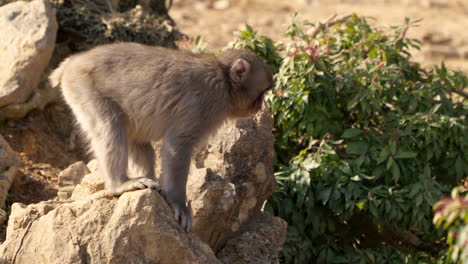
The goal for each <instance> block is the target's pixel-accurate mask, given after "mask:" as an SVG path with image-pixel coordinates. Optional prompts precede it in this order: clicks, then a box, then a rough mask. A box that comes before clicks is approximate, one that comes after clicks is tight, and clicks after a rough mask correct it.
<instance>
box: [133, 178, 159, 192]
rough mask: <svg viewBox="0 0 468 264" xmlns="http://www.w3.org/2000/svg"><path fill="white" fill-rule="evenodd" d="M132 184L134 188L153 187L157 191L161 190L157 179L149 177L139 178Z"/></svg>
mask: <svg viewBox="0 0 468 264" xmlns="http://www.w3.org/2000/svg"><path fill="white" fill-rule="evenodd" d="M130 186H131V189H132V190H142V189H146V188H151V189H154V190H157V191H160V190H161V188H160V187H159V185H158V184H157V183H156V182H155V181H153V180H151V179H148V178H141V179H138V180H137V181H135V182H133V183H132V184H131V185H130Z"/></svg>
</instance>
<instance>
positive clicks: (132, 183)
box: [110, 177, 161, 196]
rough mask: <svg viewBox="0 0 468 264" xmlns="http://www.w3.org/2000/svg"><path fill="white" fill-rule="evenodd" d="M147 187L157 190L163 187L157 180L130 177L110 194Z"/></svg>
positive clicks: (114, 194) (119, 193)
mask: <svg viewBox="0 0 468 264" xmlns="http://www.w3.org/2000/svg"><path fill="white" fill-rule="evenodd" d="M146 188H151V189H154V190H157V191H160V190H161V187H160V186H159V185H158V184H157V183H156V182H155V181H153V180H151V179H148V178H144V177H141V178H134V179H130V180H129V181H126V182H124V183H123V184H122V185H120V186H119V187H118V188H117V189H116V190H115V191H111V192H110V194H111V195H112V196H118V195H121V194H123V193H124V192H130V191H136V190H143V189H146Z"/></svg>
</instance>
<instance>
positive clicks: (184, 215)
mask: <svg viewBox="0 0 468 264" xmlns="http://www.w3.org/2000/svg"><path fill="white" fill-rule="evenodd" d="M169 204H170V205H171V206H172V209H174V217H175V220H176V221H177V222H178V223H179V224H180V226H181V227H182V228H183V229H184V230H185V231H187V232H188V231H190V229H192V213H191V210H190V209H189V207H187V206H186V205H185V204H182V205H181V204H179V203H171V202H169Z"/></svg>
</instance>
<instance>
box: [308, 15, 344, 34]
mask: <svg viewBox="0 0 468 264" xmlns="http://www.w3.org/2000/svg"><path fill="white" fill-rule="evenodd" d="M351 17H352V15H347V16H344V17H341V18H339V19H336V20H334V19H335V18H336V15H333V16H332V17H330V18H329V19H327V21H326V22H325V23H322V22H319V23H318V25H317V27H316V28H315V30H314V32H312V34H311V37H312V38H315V37H316V36H317V34H318V33H320V31H322V30H325V29H327V28H329V27H332V26H334V25H336V24H341V23H343V22H346V20H348V19H349V18H351Z"/></svg>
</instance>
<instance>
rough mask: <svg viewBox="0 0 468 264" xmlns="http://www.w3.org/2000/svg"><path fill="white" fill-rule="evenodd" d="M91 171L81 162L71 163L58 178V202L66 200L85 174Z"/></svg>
mask: <svg viewBox="0 0 468 264" xmlns="http://www.w3.org/2000/svg"><path fill="white" fill-rule="evenodd" d="M90 172H91V171H90V170H89V169H88V167H87V166H86V164H84V162H82V161H78V162H76V163H73V164H72V165H70V166H69V167H68V168H66V169H65V170H64V171H62V172H60V174H59V176H58V186H59V189H58V194H57V196H58V198H59V199H60V200H66V199H68V198H70V196H71V194H72V192H73V190H74V189H75V187H76V185H77V184H79V183H80V182H81V180H82V179H83V177H84V176H85V175H86V174H89V173H90Z"/></svg>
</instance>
